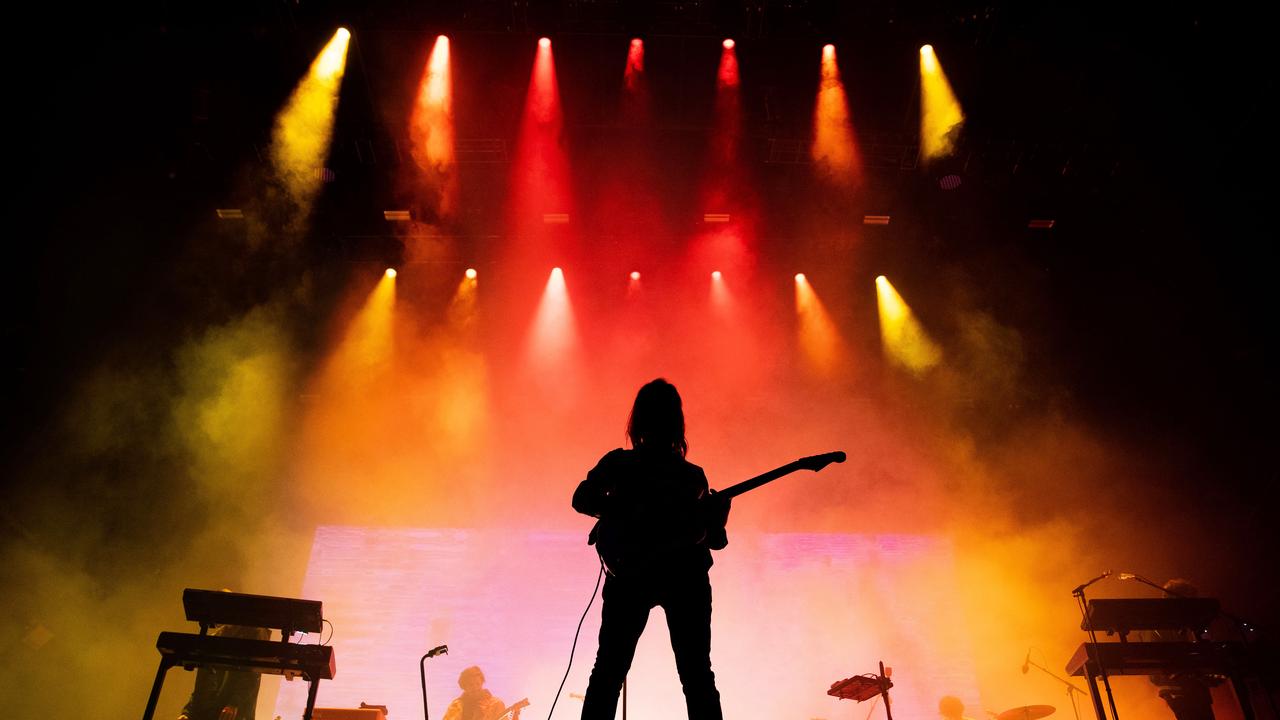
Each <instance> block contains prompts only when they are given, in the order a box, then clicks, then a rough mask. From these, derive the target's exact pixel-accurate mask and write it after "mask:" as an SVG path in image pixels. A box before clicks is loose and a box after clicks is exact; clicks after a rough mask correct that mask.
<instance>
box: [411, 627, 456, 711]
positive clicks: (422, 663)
mask: <svg viewBox="0 0 1280 720" xmlns="http://www.w3.org/2000/svg"><path fill="white" fill-rule="evenodd" d="M442 652H443V653H448V652H449V646H448V645H441V646H440V647H436V648H432V649H430V650H428V651H427V654H426V655H423V656H422V659H421V660H419V661H418V675H419V676H420V677H421V678H422V720H431V718H430V716H428V715H427V658H433V657H435V656H436V655H439V654H440V653H442Z"/></svg>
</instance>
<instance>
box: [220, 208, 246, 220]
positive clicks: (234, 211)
mask: <svg viewBox="0 0 1280 720" xmlns="http://www.w3.org/2000/svg"><path fill="white" fill-rule="evenodd" d="M216 212H217V213H218V219H219V220H243V219H244V211H243V210H241V209H240V208H218V209H217V210H216Z"/></svg>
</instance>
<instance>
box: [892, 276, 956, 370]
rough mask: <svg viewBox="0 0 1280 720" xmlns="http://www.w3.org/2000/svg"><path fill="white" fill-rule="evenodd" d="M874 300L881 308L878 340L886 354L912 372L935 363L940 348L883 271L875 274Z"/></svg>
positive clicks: (940, 354)
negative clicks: (877, 275) (881, 273)
mask: <svg viewBox="0 0 1280 720" xmlns="http://www.w3.org/2000/svg"><path fill="white" fill-rule="evenodd" d="M876 304H877V305H878V307H879V310H880V344H881V348H882V349H883V351H884V354H885V357H886V358H888V359H889V360H890V361H891V362H893V363H895V364H898V365H901V366H902V367H904V368H906V369H907V370H909V371H910V372H911V373H912V374H914V375H921V374H923V373H924V372H925V371H926V370H928V369H929V368H931V367H933V366H934V365H937V364H938V362H939V361H940V360H941V359H942V351H941V350H940V349H939V348H938V346H937V344H936V343H934V342H933V340H931V339H929V336H928V335H927V334H926V333H925V331H924V327H923V326H922V325H921V324H920V322H919V321H918V320H916V317H915V314H914V313H912V312H911V308H910V307H909V306H908V305H907V303H906V301H904V300H903V299H902V296H901V295H899V294H898V291H897V290H895V289H894V287H893V285H891V284H889V280H888V278H886V277H885V276H883V275H881V276H879V277H877V278H876Z"/></svg>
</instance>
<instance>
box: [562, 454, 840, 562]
mask: <svg viewBox="0 0 1280 720" xmlns="http://www.w3.org/2000/svg"><path fill="white" fill-rule="evenodd" d="M844 461H845V454H844V452H843V451H839V450H837V451H835V452H829V453H823V454H821V455H811V456H809V457H804V458H800V459H799V460H796V461H795V462H790V463H787V464H786V465H783V466H781V467H777V468H774V469H773V470H770V471H769V472H767V473H764V474H762V475H757V476H755V477H753V478H751V479H750V480H743V481H742V482H740V483H738V484H736V485H731V486H729V487H727V488H725V489H724V490H720V491H718V492H715V491H713V492H710V493H708V494H706V495H703V496H702V497H701V498H699V499H698V506H697V508H696V510H695V512H694V517H691V518H680V520H681V522H679V523H677V525H680V526H685V527H688V528H689V531H690V536H689V537H688V538H687V540H688V543H687V544H697V543H699V542H702V540H703V539H705V538H706V536H707V532H708V531H709V530H712V529H717V527H720V526H722V522H723V521H720V522H716V521H714V520H712V519H711V518H712V517H713V515H714V514H715V510H716V506H717V504H718V503H719V502H726V501H728V500H730V499H732V498H735V497H737V496H739V495H741V494H743V493H745V492H748V491H751V490H755V489H756V488H758V487H760V486H761V485H765V484H767V483H771V482H773V481H774V480H777V479H778V478H780V477H785V476H787V475H790V474H791V473H793V472H796V471H797V470H812V471H813V472H818V471H819V470H821V469H823V468H825V467H826V466H828V465H830V464H831V463H833V462H836V463H842V462H844ZM621 525H622V523H621V522H619V521H617V519H616V518H613V517H610V516H609V515H608V514H605V515H602V516H601V517H600V519H599V520H597V521H596V524H595V527H593V528H592V529H591V535H590V536H589V537H588V539H587V544H588V545H592V544H594V545H595V546H596V552H597V553H598V554H599V555H600V562H601V563H603V564H604V569H605V571H606V572H608V573H609V574H610V575H618V574H620V573H621V574H625V572H626V569H627V566H628V564H629V562H628V561H629V559H630V558H633V557H634V556H635V555H637V554H643V552H644V551H645V550H649V549H651V548H652V543H648V542H646V540H647V539H648V538H644V537H639V538H637V537H634V535H635V534H636V532H635V530H634V529H632V530H631V531H630V532H626V531H624V530H623V529H622V528H621V527H620V526H621ZM695 533H696V534H695Z"/></svg>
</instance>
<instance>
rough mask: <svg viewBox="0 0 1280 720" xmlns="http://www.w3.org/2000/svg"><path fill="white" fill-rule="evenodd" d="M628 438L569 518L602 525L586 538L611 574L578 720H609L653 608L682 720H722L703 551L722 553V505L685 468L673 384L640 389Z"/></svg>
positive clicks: (698, 472) (585, 485) (592, 475)
mask: <svg viewBox="0 0 1280 720" xmlns="http://www.w3.org/2000/svg"><path fill="white" fill-rule="evenodd" d="M627 435H628V437H629V438H630V440H631V445H632V449H631V450H614V451H612V452H610V453H609V454H607V455H605V456H604V458H603V459H601V460H600V462H599V463H598V464H597V465H596V466H595V468H593V469H592V470H591V472H589V473H587V479H586V480H583V481H582V483H581V484H579V485H578V489H577V491H576V492H574V494H573V508H574V509H575V510H577V511H578V512H580V513H583V514H585V515H590V516H592V517H596V518H600V522H599V523H597V526H596V529H595V530H594V531H593V533H592V537H593V540H594V542H595V543H596V547H597V549H598V550H599V552H600V556H601V560H602V562H603V563H604V564H605V566H606V567H607V568H608V569H609V575H608V577H607V578H606V579H605V582H604V607H603V609H602V610H601V617H600V647H599V650H598V651H597V653H596V662H595V666H594V667H593V668H592V670H591V679H590V681H589V682H588V684H587V693H586V697H585V698H584V700H583V702H582V717H583V720H613V718H614V714H615V712H616V710H617V707H618V695H619V692H620V691H621V689H622V683H623V680H625V679H626V676H627V672H628V670H630V668H631V660H632V658H633V657H634V655H635V650H636V643H637V642H638V641H639V640H640V635H641V633H643V632H644V627H645V624H646V622H647V621H648V618H649V611H650V610H652V609H653V608H654V607H655V606H661V607H662V609H663V610H664V611H665V612H666V616H667V627H668V628H669V629H670V632H671V649H672V651H673V652H674V654H675V660H676V671H677V672H678V673H679V675H680V683H681V685H682V686H683V687H684V696H685V705H686V707H687V708H688V712H689V718H690V720H721V717H722V715H721V710H720V693H719V691H717V690H716V684H715V675H714V674H713V673H712V671H711V581H710V578H709V576H708V573H707V571H708V570H709V569H710V567H711V553H710V550H712V549H715V550H718V549H720V548H723V547H724V546H725V545H726V544H727V543H728V539H727V537H726V535H725V530H724V525H725V521H726V520H727V519H728V516H729V501H728V499H727V498H726V499H724V500H723V501H717V502H711V503H703V502H702V500H703V498H704V497H705V496H707V495H708V494H709V489H708V485H707V476H706V475H705V474H704V473H703V471H702V468H700V467H698V466H697V465H694V464H693V463H690V462H689V461H688V460H686V459H685V453H686V451H687V450H688V443H687V442H686V440H685V433H684V410H683V408H682V405H681V401H680V394H679V393H678V392H677V391H676V389H675V386H673V385H671V383H669V382H667V381H666V380H662V379H658V380H654V381H653V382H650V383H648V384H647V385H645V386H644V387H642V388H640V392H639V393H638V394H637V395H636V400H635V404H634V405H633V406H632V409H631V418H630V420H629V422H628V424H627ZM713 497H714V496H713ZM704 509H709V513H708V514H707V515H705V516H704V514H703V513H704V512H705V510H704Z"/></svg>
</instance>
